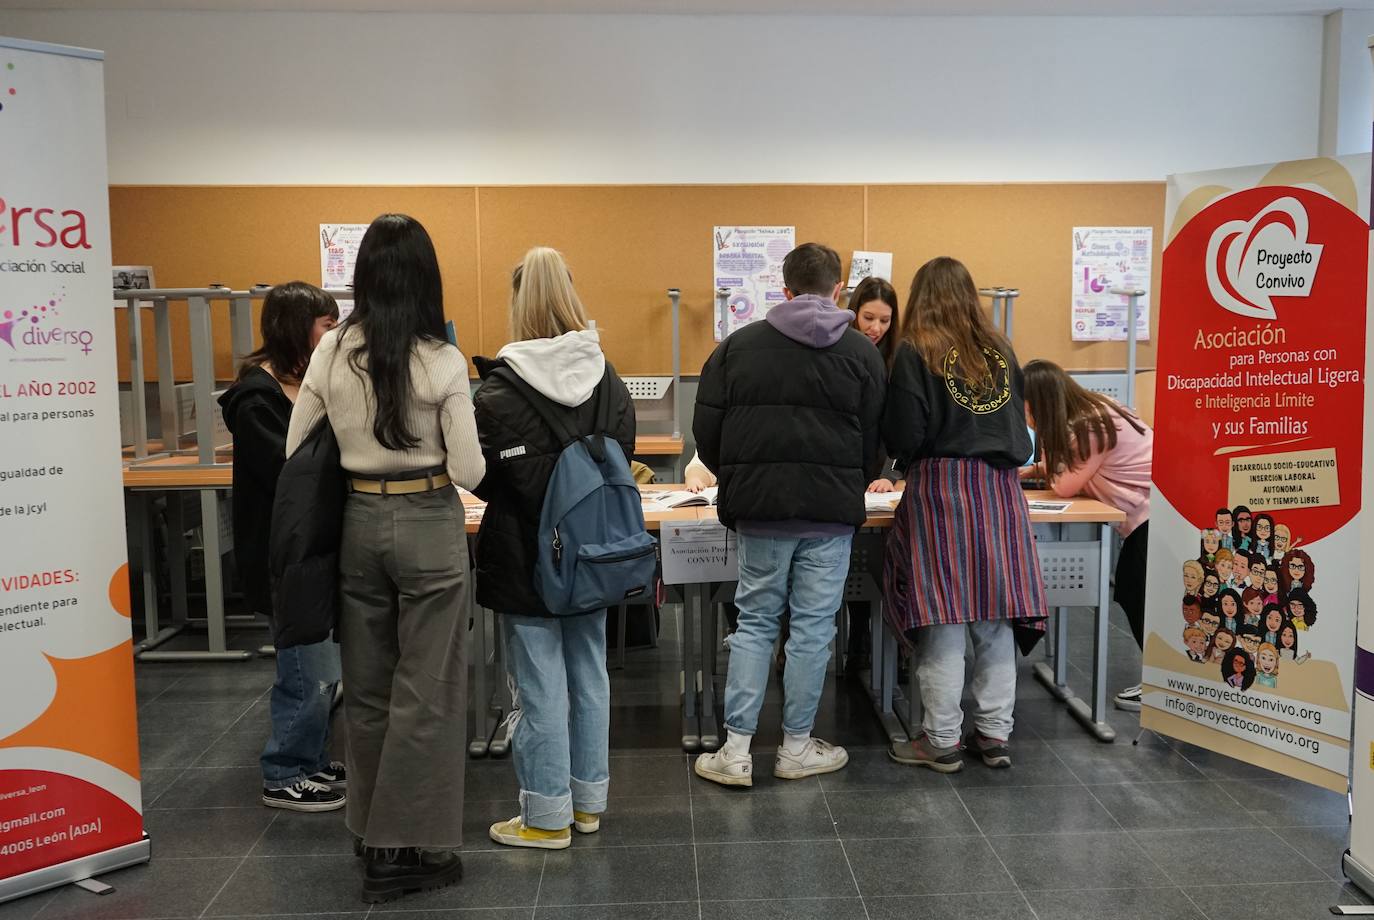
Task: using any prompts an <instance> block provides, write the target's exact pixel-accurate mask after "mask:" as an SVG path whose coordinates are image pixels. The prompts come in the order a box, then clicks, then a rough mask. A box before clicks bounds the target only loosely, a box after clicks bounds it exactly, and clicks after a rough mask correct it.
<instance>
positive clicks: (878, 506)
mask: <svg viewBox="0 0 1374 920" xmlns="http://www.w3.org/2000/svg"><path fill="white" fill-rule="evenodd" d="M901 500H902V493H901V492H865V493H864V510H865V511H868V512H869V513H870V514H872V513H873V512H887V511H893V510H895V509H896V507H897V503H898V502H900V501H901Z"/></svg>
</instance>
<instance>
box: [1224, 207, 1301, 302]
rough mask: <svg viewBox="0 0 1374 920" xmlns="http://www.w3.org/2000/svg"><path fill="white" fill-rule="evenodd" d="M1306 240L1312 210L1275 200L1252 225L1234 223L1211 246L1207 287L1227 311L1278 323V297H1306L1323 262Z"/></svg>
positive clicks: (1228, 224) (1228, 222)
mask: <svg viewBox="0 0 1374 920" xmlns="http://www.w3.org/2000/svg"><path fill="white" fill-rule="evenodd" d="M1321 254H1322V246H1321V244H1320V243H1309V242H1308V241H1307V209H1306V208H1304V207H1303V205H1302V202H1300V201H1298V199H1296V198H1292V197H1284V198H1278V199H1275V200H1274V201H1271V202H1270V203H1269V204H1267V205H1266V206H1265V207H1264V208H1263V209H1261V210H1260V212H1259V213H1258V214H1256V215H1255V216H1254V217H1252V218H1251V219H1250V220H1248V221H1246V220H1230V221H1227V222H1226V223H1224V224H1222V225H1221V226H1219V227H1217V228H1216V229H1215V230H1213V231H1212V237H1211V239H1210V240H1209V241H1208V243H1207V287H1208V289H1209V290H1210V291H1211V294H1212V299H1213V300H1215V301H1216V302H1217V304H1218V305H1219V306H1220V307H1222V308H1223V309H1226V310H1230V311H1231V312H1232V313H1237V314H1239V315H1241V316H1250V317H1253V318H1255V319H1276V318H1277V314H1276V313H1275V312H1274V303H1273V301H1272V300H1271V299H1270V298H1272V297H1274V296H1279V297H1306V296H1308V295H1309V294H1311V293H1312V280H1313V278H1315V277H1316V274H1317V264H1318V263H1319V262H1320V260H1321Z"/></svg>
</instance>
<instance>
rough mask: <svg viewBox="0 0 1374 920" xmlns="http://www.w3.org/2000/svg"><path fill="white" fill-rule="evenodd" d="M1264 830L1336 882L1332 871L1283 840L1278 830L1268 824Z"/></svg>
mask: <svg viewBox="0 0 1374 920" xmlns="http://www.w3.org/2000/svg"><path fill="white" fill-rule="evenodd" d="M1264 829H1265V830H1267V831H1268V832H1269V833H1271V834H1273V835H1274V837H1275V838H1276V839H1277V840H1278V841H1279V843H1282V844H1283V845H1284V846H1286V847H1288V849H1290V850H1292V851H1293V852H1294V853H1297V854H1298V855H1299V856H1301V857H1302V858H1303V859H1305V860H1306V861H1307V863H1308V865H1310V866H1311V867H1312V868H1313V869H1316V870H1317V871H1318V872H1320V873H1321V874H1322V875H1324V876H1326V877H1327V878H1329V879H1333V880H1334V879H1335V878H1336V877H1335V876H1334V875H1332V874H1331V872H1330V870H1327V869H1323V868H1322V867H1321V866H1319V865H1317V863H1316V861H1315V860H1313V859H1312V857H1310V856H1308V855H1307V854H1306V853H1304V852H1303V851H1302V850H1299V849H1298V848H1297V847H1295V846H1294V845H1293V844H1291V843H1289V842H1288V841H1287V840H1285V839H1284V838H1283V835H1282V834H1280V833H1279V829H1278V828H1276V827H1272V826H1270V825H1267V824H1266V825H1264Z"/></svg>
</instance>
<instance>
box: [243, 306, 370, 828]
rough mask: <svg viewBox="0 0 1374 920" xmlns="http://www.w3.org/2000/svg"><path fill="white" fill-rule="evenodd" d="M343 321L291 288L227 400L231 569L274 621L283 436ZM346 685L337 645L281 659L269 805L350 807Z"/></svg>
mask: <svg viewBox="0 0 1374 920" xmlns="http://www.w3.org/2000/svg"><path fill="white" fill-rule="evenodd" d="M338 319H339V306H338V304H337V303H335V302H334V298H333V297H331V296H330V295H329V294H327V293H325V292H324V291H322V290H320V289H319V288H317V287H315V286H314V285H312V284H306V283H305V282H304V281H292V282H289V283H287V284H279V285H277V286H276V287H274V288H272V290H271V291H269V292H268V294H267V298H266V299H265V300H264V301H263V305H262V347H261V348H259V349H258V350H257V351H255V352H253V353H252V354H250V355H248V356H247V357H245V358H244V360H243V365H242V367H241V368H240V370H239V376H238V380H237V381H236V382H235V383H234V385H233V386H232V387H230V389H229V390H228V391H227V392H226V393H225V394H224V395H223V396H222V397H220V406H221V407H222V408H223V410H224V422H225V424H226V425H227V426H228V427H229V430H230V431H231V432H232V433H233V435H234V498H233V504H234V560H235V562H236V563H237V565H238V570H239V574H240V576H241V578H242V581H243V593H244V598H245V600H246V601H247V602H248V604H249V605H250V607H251V609H252V610H253V611H254V612H257V613H264V614H267V615H269V616H270V615H272V612H273V611H272V583H271V576H270V574H269V572H268V567H267V547H268V542H269V540H268V535H269V533H270V531H271V526H272V502H273V500H274V499H275V497H276V494H277V477H278V476H280V475H281V469H282V464H284V463H285V462H286V430H287V427H288V425H289V423H290V421H291V407H292V405H293V404H294V403H295V401H296V393H297V392H298V391H299V389H300V382H301V378H302V377H304V376H305V368H306V366H307V365H308V364H309V363H310V355H311V353H312V352H313V351H314V350H315V346H316V345H318V344H319V341H320V338H321V337H322V336H323V335H324V334H325V333H326V332H328V331H329V330H330V329H332V328H333V327H334V325H335V323H337V322H338ZM339 676H340V665H339V646H338V644H337V643H336V642H334V641H333V640H332V639H329V640H325V641H324V642H319V643H315V644H313V645H301V646H296V647H293V648H288V649H279V650H278V652H277V679H276V682H275V683H274V684H273V685H272V701H271V713H272V734H271V736H270V737H269V738H268V740H267V746H266V747H265V748H264V749H263V752H262V758H261V762H262V787H263V790H262V803H263V804H264V805H266V806H268V807H269V808H285V809H289V810H291V811H333V810H335V809H338V808H342V807H343V806H344V804H345V799H344V794H343V792H342V791H341V790H342V789H343V787H344V785H345V783H346V781H347V780H346V777H345V775H344V767H343V764H341V763H338V762H335V761H331V760H330V759H329V715H330V710H331V708H332V703H333V699H334V688H335V687H336V686H337V685H338V682H339Z"/></svg>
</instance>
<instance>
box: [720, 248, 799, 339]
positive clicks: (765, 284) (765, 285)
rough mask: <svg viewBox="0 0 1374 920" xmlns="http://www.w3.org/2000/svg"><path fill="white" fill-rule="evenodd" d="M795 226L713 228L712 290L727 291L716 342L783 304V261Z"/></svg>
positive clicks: (788, 250) (789, 250)
mask: <svg viewBox="0 0 1374 920" xmlns="http://www.w3.org/2000/svg"><path fill="white" fill-rule="evenodd" d="M796 239H797V228H796V227H716V228H715V232H714V235H713V237H712V243H711V252H712V253H713V256H714V260H713V263H712V264H713V265H714V268H715V278H716V283H715V287H716V288H717V289H719V288H726V289H727V290H729V292H730V294H729V297H728V298H727V299H726V302H725V307H726V309H725V316H724V317H721V316H716V331H715V336H716V341H717V342H719V341H721V339H722V338H724V337H725V336H727V335H729V334H730V333H732V332H734V331H735V330H736V329H739V328H740V327H742V326H747V325H749V324H750V323H753V322H757V321H758V320H761V319H763V318H764V316H766V315H767V314H768V310H769V308H770V307H772V306H773V305H774V304H777V303H782V301H783V300H784V299H786V298H785V297H784V296H783V293H782V260H783V259H785V258H786V257H787V254H788V253H789V252H791V251H792V248H793V247H794V246H795V245H796Z"/></svg>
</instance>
